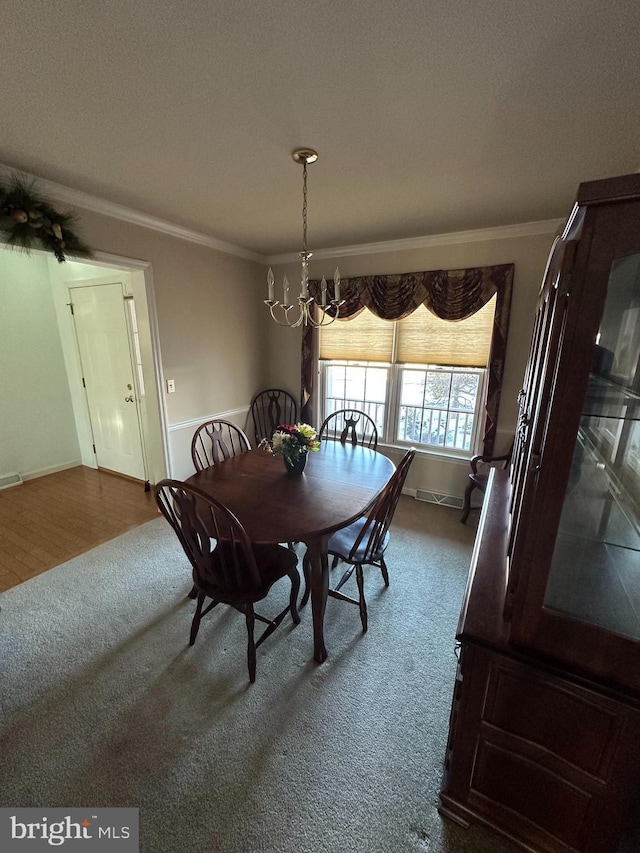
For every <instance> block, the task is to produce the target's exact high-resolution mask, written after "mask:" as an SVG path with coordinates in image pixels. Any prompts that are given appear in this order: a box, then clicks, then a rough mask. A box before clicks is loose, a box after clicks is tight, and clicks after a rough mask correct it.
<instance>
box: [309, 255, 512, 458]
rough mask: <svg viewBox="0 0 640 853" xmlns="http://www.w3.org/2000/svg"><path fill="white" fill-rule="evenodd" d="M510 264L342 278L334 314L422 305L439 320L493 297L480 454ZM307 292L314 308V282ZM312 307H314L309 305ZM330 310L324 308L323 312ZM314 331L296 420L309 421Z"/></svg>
mask: <svg viewBox="0 0 640 853" xmlns="http://www.w3.org/2000/svg"><path fill="white" fill-rule="evenodd" d="M513 269H514V267H513V264H499V265H496V266H490V267H473V268H471V269H462V270H429V271H425V272H412V273H402V274H399V275H372V276H360V277H357V278H348V279H343V280H342V282H341V283H340V298H341V299H344V305H342V306H341V308H340V316H341V317H343V318H345V319H347V318H351V317H356V316H357V315H358V314H360V312H361V311H363V310H364V309H365V308H367V309H368V310H369V311H372V312H373V313H374V314H376V315H377V316H378V317H381V318H382V319H384V320H401V319H402V318H403V317H407V316H408V315H409V314H411V313H412V312H413V311H415V310H416V309H417V308H418V307H419V306H420V305H424V306H425V307H426V308H428V309H429V311H431V312H432V313H433V314H435V315H436V316H437V317H440V318H441V319H443V320H451V321H454V322H455V321H460V320H465V319H466V318H467V317H471V316H472V314H475V313H476V311H479V310H480V309H481V308H482V307H483V306H484V305H486V303H487V302H489V300H490V299H491V298H492V297H493V296H496V310H495V315H494V319H493V335H492V338H491V354H490V357H489V364H488V381H487V399H486V403H485V417H484V429H483V453H485V454H487V455H491V453H492V451H493V444H494V441H495V435H496V427H497V416H498V406H499V403H500V391H501V389H502V377H503V373H504V358H505V352H506V347H507V331H508V329H509V314H510V311H511V289H512V286H513ZM309 292H310V294H311V295H312V296H313V298H314V300H315V302H316V304H317V306H318V308H317V309H316V310H320V302H321V292H320V282H319V281H311V282H309ZM333 294H334V286H333V282H328V283H327V301H329V300H330V299H332V298H333ZM311 307H312V308H314V307H315V306H311ZM331 312H332V309H331V308H328V309H327V313H331ZM315 337H316V335H315V329H314V328H313V326H307V327H306V328H305V333H304V335H303V340H302V389H301V391H302V393H301V405H302V420H303V421H305V422H306V423H314V399H313V398H314V393H313V392H314V384H315V383H314V379H315V375H316V373H317V356H316V346H315Z"/></svg>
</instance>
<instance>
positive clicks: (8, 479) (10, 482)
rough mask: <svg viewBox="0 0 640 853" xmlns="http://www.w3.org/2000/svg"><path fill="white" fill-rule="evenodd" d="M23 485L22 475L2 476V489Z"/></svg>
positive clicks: (0, 484) (0, 475)
mask: <svg viewBox="0 0 640 853" xmlns="http://www.w3.org/2000/svg"><path fill="white" fill-rule="evenodd" d="M21 483H22V477H21V476H20V474H0V489H9V488H11V486H19V485H20V484H21Z"/></svg>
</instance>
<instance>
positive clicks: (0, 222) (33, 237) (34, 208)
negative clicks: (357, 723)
mask: <svg viewBox="0 0 640 853" xmlns="http://www.w3.org/2000/svg"><path fill="white" fill-rule="evenodd" d="M75 221H76V217H75V216H74V215H73V214H71V213H59V212H58V211H57V210H56V209H55V208H54V207H52V206H51V204H50V203H49V202H48V201H47V199H45V198H43V197H42V196H41V195H40V194H39V193H38V192H37V191H36V189H35V182H34V181H25V180H24V179H23V178H21V177H20V176H19V175H14V176H13V177H12V178H10V179H9V180H8V181H7V183H6V184H3V183H1V182H0V234H4V235H5V236H6V241H7V243H8V245H9V246H14V247H15V248H18V249H22V250H23V251H25V252H27V253H28V252H29V251H30V250H31V249H45V250H46V251H48V252H53V254H54V255H55V256H56V258H57V260H58V263H61V264H62V263H64V262H65V261H66V257H65V253H68V254H69V255H75V256H76V257H80V258H91V257H92V256H93V255H92V252H91V249H90V248H89V247H88V246H87V245H86V244H85V243H83V242H82V240H81V239H80V238H79V237H78V235H77V234H75V232H74V231H73V230H72V226H73V224H74V223H75Z"/></svg>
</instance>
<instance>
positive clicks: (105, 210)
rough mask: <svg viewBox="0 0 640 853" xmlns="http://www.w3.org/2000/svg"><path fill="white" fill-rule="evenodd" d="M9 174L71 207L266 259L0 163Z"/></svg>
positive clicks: (1, 173)
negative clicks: (32, 183) (33, 184)
mask: <svg viewBox="0 0 640 853" xmlns="http://www.w3.org/2000/svg"><path fill="white" fill-rule="evenodd" d="M12 174H13V175H16V174H17V175H20V176H21V177H23V178H24V179H25V180H27V181H30V180H32V181H37V183H38V188H39V189H41V190H42V192H43V193H44V194H46V195H48V196H51V197H53V198H55V199H56V200H57V201H61V202H63V203H64V204H72V205H74V207H81V208H83V209H84V210H90V211H91V212H92V213H101V214H102V215H103V216H110V217H112V218H113V219H120V220H121V221H122V222H128V223H129V224H130V225H139V226H141V227H142V228H149V229H150V230H152V231H158V232H160V233H161V234H167V235H168V236H169V237H177V238H178V239H179V240H187V241H189V242H190V243H197V244H198V245H200V246H207V247H208V248H209V249H217V250H218V251H219V252H226V253H227V254H229V255H237V257H239V258H245V259H246V260H249V261H257V262H258V263H261V264H265V263H266V258H265V257H264V255H259V254H258V253H257V252H252V251H251V250H250V249H245V248H244V247H243V246H236V245H235V244H233V243H226V242H225V241H224V240H218V239H217V238H216V237H210V236H209V235H207V234H201V233H200V232H199V231H193V230H192V229H190V228H183V227H182V226H181V225H174V224H173V223H172V222H167V221H166V220H164V219H159V218H158V217H156V216H149V215H147V214H146V213H140V212H139V211H137V210H133V209H132V208H130V207H124V206H123V205H121V204H115V203H113V202H111V201H105V200H104V199H101V198H98V197H97V196H93V195H90V194H89V193H85V192H82V191H81V190H74V189H72V188H71V187H65V186H63V185H62V184H56V183H54V182H53V181H48V180H47V179H46V178H40V177H38V176H37V175H31V174H29V173H28V172H23V171H22V170H21V169H13V168H12V167H11V166H7V165H4V164H2V163H0V177H3V178H5V179H6V178H8V177H10V176H11V175H12Z"/></svg>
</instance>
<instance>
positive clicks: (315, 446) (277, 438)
mask: <svg viewBox="0 0 640 853" xmlns="http://www.w3.org/2000/svg"><path fill="white" fill-rule="evenodd" d="M317 435H318V434H317V432H316V431H315V429H314V428H313V427H312V426H309V424H301V423H297V424H294V425H293V426H291V425H290V424H280V426H277V427H276V429H275V432H274V433H273V435H272V436H271V438H270V439H269V438H263V439H262V441H261V442H260V444H259V445H258V447H261V448H262V449H263V450H268V451H269V452H270V453H274V454H275V455H277V456H282V457H283V458H284V461H285V464H287V463H288V464H289V465H290V466H297V465H299V466H301V467H304V464H303V463H304V462H305V461H306V455H307V453H308V452H309V451H313V452H315V451H317V450H320V442H319V441H318V438H317Z"/></svg>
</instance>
